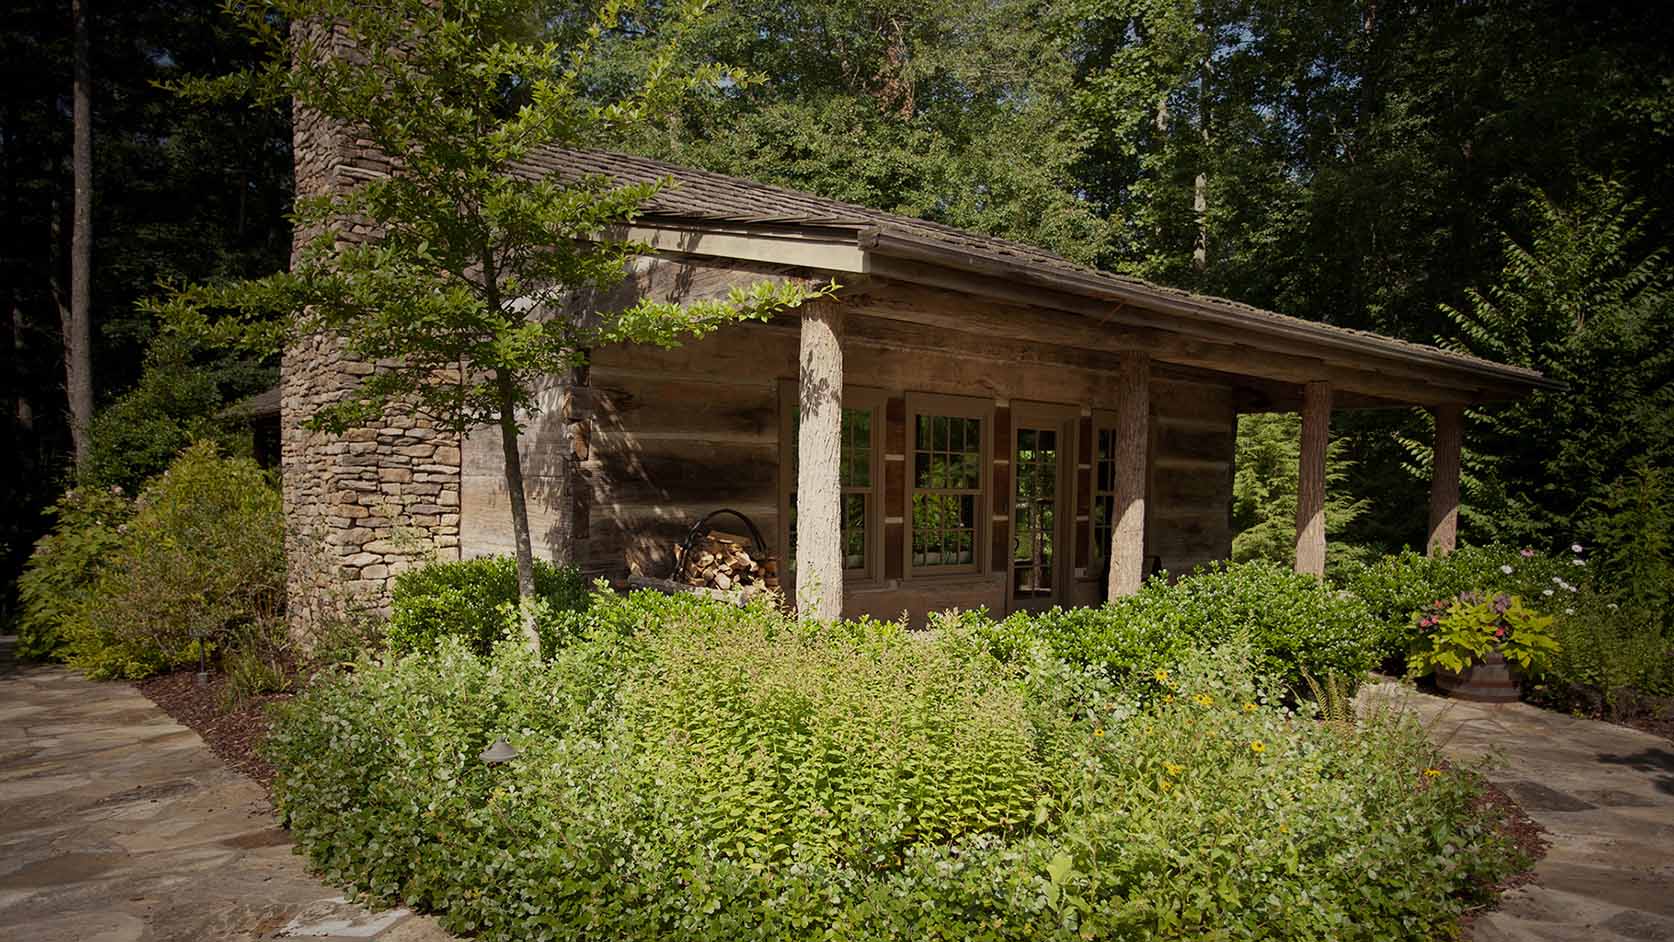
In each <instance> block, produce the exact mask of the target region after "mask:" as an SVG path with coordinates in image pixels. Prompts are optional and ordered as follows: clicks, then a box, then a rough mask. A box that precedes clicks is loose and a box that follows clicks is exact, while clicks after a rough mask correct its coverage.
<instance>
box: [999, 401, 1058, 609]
mask: <svg viewBox="0 0 1674 942" xmlns="http://www.w3.org/2000/svg"><path fill="white" fill-rule="evenodd" d="M1066 411H1068V415H1065V412H1066ZM1074 414H1075V413H1074V411H1073V410H1068V409H1067V407H1063V408H1053V407H1035V408H1030V407H1015V408H1014V409H1013V413H1012V416H1013V418H1012V433H1011V439H1012V440H1011V467H1012V481H1013V485H1012V502H1011V559H1010V563H1009V565H1010V572H1009V573H1008V578H1009V582H1008V585H1007V593H1006V594H1007V597H1008V598H1009V599H1010V602H1011V608H1012V609H1013V610H1016V609H1031V610H1033V609H1044V608H1050V607H1052V606H1054V605H1062V604H1065V593H1066V591H1067V589H1068V587H1069V576H1070V573H1069V567H1070V566H1072V565H1074V556H1073V553H1071V552H1070V549H1071V547H1070V543H1071V537H1070V534H1071V533H1073V532H1074V530H1073V521H1071V520H1069V519H1068V516H1069V515H1068V514H1066V513H1065V511H1066V510H1069V509H1070V508H1073V507H1074V506H1075V504H1074V502H1073V501H1072V500H1071V495H1070V492H1069V490H1070V489H1069V486H1068V484H1069V482H1070V481H1071V480H1072V475H1071V471H1072V470H1073V469H1072V467H1071V463H1072V462H1073V458H1072V457H1071V456H1073V455H1074V454H1075V450H1074V448H1073V442H1071V441H1070V436H1071V435H1072V433H1073V430H1074V428H1075V423H1074ZM1072 512H1073V511H1072Z"/></svg>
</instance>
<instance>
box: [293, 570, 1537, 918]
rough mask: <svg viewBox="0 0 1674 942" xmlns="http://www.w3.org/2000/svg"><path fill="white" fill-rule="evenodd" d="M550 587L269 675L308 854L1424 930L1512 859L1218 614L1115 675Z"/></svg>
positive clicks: (548, 897)
mask: <svg viewBox="0 0 1674 942" xmlns="http://www.w3.org/2000/svg"><path fill="white" fill-rule="evenodd" d="M573 618H574V621H575V627H576V634H575V640H574V641H573V643H571V644H570V645H569V646H568V647H566V648H564V649H563V650H561V651H559V652H558V653H557V655H556V656H555V657H554V658H553V659H552V660H551V661H549V662H544V663H543V662H542V661H541V660H540V659H539V658H537V656H536V655H535V654H534V653H532V652H530V651H528V650H527V649H526V648H524V647H523V646H521V645H516V644H502V645H500V646H498V647H497V648H496V649H495V650H494V651H493V653H492V654H491V655H489V656H487V657H481V656H478V655H476V654H474V653H473V652H471V651H470V650H469V649H468V647H467V646H466V645H465V644H463V643H462V642H461V641H460V640H459V639H457V638H447V639H444V640H443V641H442V642H441V643H440V644H439V645H437V647H436V648H435V649H433V650H432V651H430V652H428V653H423V654H412V655H407V656H404V657H396V656H393V655H386V656H384V657H382V658H378V659H363V660H362V661H361V662H359V663H358V664H356V665H355V667H354V669H353V670H352V671H350V672H348V673H345V674H342V675H340V676H337V677H335V678H333V679H329V680H326V681H324V682H321V683H317V684H315V685H314V686H312V687H310V688H309V689H308V690H306V691H304V692H303V693H302V695H301V696H299V697H298V698H297V699H296V700H294V701H292V702H291V703H289V704H287V705H286V706H285V708H284V710H283V712H282V713H281V714H280V716H279V718H278V722H277V724H276V726H275V728H274V733H273V736H272V738H271V740H270V741H269V747H268V748H269V752H270V754H271V757H272V759H273V761H274V763H275V765H276V767H277V769H278V773H279V775H278V779H277V782H276V786H275V788H276V796H277V800H278V803H279V807H280V809H281V813H282V814H284V815H285V816H286V818H287V820H288V822H289V824H290V826H291V828H292V832H293V833H294V834H295V835H296V838H297V840H298V843H299V844H300V845H301V847H302V848H303V850H304V851H305V852H306V853H307V854H308V856H309V858H310V860H311V861H312V862H313V863H314V864H316V865H317V866H319V867H320V868H321V869H322V870H323V871H324V873H325V874H326V876H327V877H328V879H331V880H334V881H337V882H341V883H345V884H347V885H350V886H352V887H355V888H357V889H361V890H365V891H368V892H370V893H372V894H373V895H374V896H376V897H379V898H384V899H390V900H401V901H404V902H406V903H408V904H410V905H414V906H418V907H421V908H425V909H430V910H433V911H436V912H438V913H439V914H440V915H441V918H442V921H443V924H444V925H445V926H446V927H447V928H450V929H452V930H455V931H461V932H470V933H475V934H477V935H478V936H480V937H482V938H484V939H491V940H492V939H557V938H565V939H594V938H597V939H623V938H639V939H651V938H682V939H728V940H733V939H749V938H762V939H769V938H771V939H787V938H810V939H812V938H830V937H839V938H925V939H954V938H958V939H967V938H980V939H990V940H1003V939H1029V940H1039V939H1064V940H1071V939H1089V938H1113V937H1120V938H1202V937H1216V938H1268V939H1294V938H1323V937H1329V938H1341V939H1388V938H1410V939H1430V938H1434V937H1435V933H1436V932H1437V931H1438V928H1439V927H1443V926H1445V925H1446V924H1448V922H1449V921H1450V920H1451V919H1452V918H1453V916H1455V915H1456V914H1457V913H1458V912H1459V911H1460V910H1461V909H1462V907H1464V906H1465V905H1467V903H1468V902H1469V901H1470V900H1472V899H1474V898H1476V895H1477V894H1478V893H1480V892H1481V891H1482V890H1483V888H1484V887H1485V886H1486V885H1487V883H1488V882H1491V881H1492V880H1494V879H1496V878H1497V877H1498V876H1500V875H1502V874H1503V873H1504V872H1506V868H1507V867H1508V866H1510V865H1511V864H1512V863H1513V861H1512V860H1511V854H1510V852H1509V851H1508V849H1507V848H1506V846H1505V845H1504V844H1503V843H1502V841H1501V840H1500V838H1498V837H1497V836H1496V832H1495V831H1494V830H1493V827H1492V823H1491V821H1490V820H1488V819H1487V818H1486V817H1484V815H1483V813H1482V812H1480V811H1478V810H1476V806H1475V805H1474V802H1473V798H1474V795H1475V790H1474V786H1473V785H1472V784H1471V782H1470V780H1469V779H1468V778H1465V777H1463V776H1460V775H1458V774H1455V773H1452V772H1444V771H1442V770H1441V769H1439V768H1438V767H1437V762H1438V760H1437V757H1436V754H1435V753H1434V751H1433V748H1432V747H1431V746H1429V745H1428V744H1427V743H1426V741H1425V739H1424V735H1423V732H1422V730H1420V729H1418V728H1417V727H1416V725H1414V724H1413V723H1412V722H1411V721H1410V720H1401V719H1398V718H1395V717H1387V716H1380V717H1374V718H1372V719H1371V720H1369V721H1368V722H1367V723H1366V724H1365V725H1364V726H1363V727H1362V728H1361V729H1360V730H1358V731H1349V732H1345V731H1344V730H1343V729H1342V728H1340V727H1339V726H1335V725H1330V724H1320V723H1315V722H1312V721H1311V720H1310V719H1309V718H1308V715H1307V714H1306V713H1302V714H1297V713H1293V712H1291V711H1289V710H1286V709H1284V708H1281V707H1278V706H1275V705H1273V704H1272V703H1271V702H1270V701H1268V700H1267V699H1266V698H1265V697H1264V695H1263V694H1262V693H1260V692H1259V691H1258V689H1257V687H1256V686H1255V685H1254V683H1253V681H1252V675H1251V674H1250V671H1249V664H1248V662H1247V661H1246V660H1244V658H1243V656H1242V655H1241V654H1240V653H1239V649H1238V647H1237V646H1236V645H1234V646H1232V647H1230V648H1228V649H1226V650H1223V651H1221V652H1219V653H1214V654H1205V653H1188V654H1185V655H1184V656H1183V657H1182V658H1181V659H1180V661H1179V663H1178V664H1177V666H1176V667H1175V668H1174V669H1173V670H1171V671H1168V672H1166V673H1165V674H1163V675H1162V676H1161V677H1160V679H1159V678H1149V679H1147V680H1146V681H1145V682H1144V683H1143V684H1141V685H1139V686H1137V687H1134V688H1127V687H1123V686H1119V685H1112V684H1110V683H1109V682H1108V681H1107V680H1106V679H1104V678H1103V677H1101V676H1099V675H1097V674H1089V673H1086V672H1083V671H1081V670H1079V669H1077V668H1074V667H1072V666H1070V665H1067V664H1065V663H1064V662H1062V661H1059V660H1057V659H1055V658H1052V657H1050V656H1049V655H1048V654H1047V652H1046V651H1045V650H1043V649H1039V648H1036V649H1032V650H1029V651H1023V650H1018V651H1015V652H1014V656H1013V658H1012V659H1011V661H1010V662H1009V663H1003V662H1000V661H997V660H995V659H994V658H992V657H991V656H990V655H989V654H988V653H987V647H988V643H987V640H986V639H984V638H982V637H980V636H979V635H977V634H975V633H973V632H972V631H970V630H969V629H966V628H962V627H959V626H957V625H953V624H949V625H944V626H943V630H942V631H941V632H940V633H938V634H937V635H935V636H933V637H929V638H926V637H915V636H913V635H912V634H910V633H909V632H907V631H905V630H904V629H903V628H901V627H900V626H897V625H891V624H880V623H876V622H867V623H861V624H839V625H814V624H807V623H797V622H795V621H790V620H786V619H784V618H783V617H781V616H779V615H777V614H776V613H774V612H773V611H771V610H770V609H767V608H765V607H761V606H759V605H758V606H752V607H749V608H745V609H739V608H734V607H731V606H724V605H719V604H716V603H709V602H701V601H696V600H693V599H690V598H685V599H668V598H665V597H662V596H656V595H651V594H647V593H640V594H637V595H634V596H629V597H616V596H611V595H608V594H605V595H600V596H598V597H597V598H595V600H594V602H593V604H592V607H591V608H590V609H589V611H588V612H587V613H586V614H585V615H576V616H573ZM1159 685H1162V687H1165V688H1166V692H1162V691H1160V690H1159ZM502 736H503V737H505V738H507V739H508V740H509V741H510V742H511V743H512V745H513V746H514V747H515V748H516V749H517V750H518V751H519V752H520V755H519V756H518V757H517V758H515V759H513V760H512V761H510V762H509V763H507V764H505V765H502V766H489V765H486V764H484V763H483V762H482V761H481V760H479V759H478V758H477V753H478V752H479V751H480V750H482V749H483V747H485V746H487V745H488V744H489V743H491V742H492V741H494V740H495V739H496V738H498V737H502Z"/></svg>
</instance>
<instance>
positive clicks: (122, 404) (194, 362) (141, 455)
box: [77, 336, 278, 493]
mask: <svg viewBox="0 0 1674 942" xmlns="http://www.w3.org/2000/svg"><path fill="white" fill-rule="evenodd" d="M277 378H278V371H277V370H274V369H271V368H266V367H263V366H261V365H260V364H259V363H257V362H253V361H249V360H242V359H238V358H232V357H224V356H222V357H214V356H205V355H203V354H201V353H199V352H198V351H194V350H192V349H191V348H190V347H189V346H187V345H186V344H185V343H183V342H182V341H181V339H180V338H178V337H169V336H165V337H160V338H158V339H157V341H156V342H154V343H153V344H152V345H151V349H150V351H149V352H148V353H147V355H146V359H145V369H144V371H143V372H142V373H141V374H140V378H139V381H138V382H137V383H135V384H134V387H133V388H132V389H130V390H128V391H127V392H125V393H123V394H122V395H121V396H118V397H117V398H116V399H115V400H114V401H112V402H111V403H110V404H109V405H107V406H105V407H104V408H103V409H100V410H99V411H98V413H96V414H95V415H94V417H93V422H92V423H91V425H90V426H89V428H88V439H89V446H90V447H89V449H88V454H87V457H86V458H85V459H84V461H83V463H82V466H81V468H80V469H79V470H78V472H77V477H78V483H79V484H81V485H82V486H85V487H95V488H108V487H112V486H116V487H121V488H124V489H126V490H127V491H129V492H130V493H132V492H135V491H138V490H139V488H140V486H141V485H142V484H144V483H145V481H146V480H147V479H149V478H151V477H153V476H154V475H157V474H160V473H162V471H163V470H164V469H165V468H167V467H168V466H169V462H171V461H173V460H174V457H175V456H176V455H178V454H179V453H180V452H181V451H182V450H184V449H185V448H186V446H187V445H190V444H191V443H192V442H194V441H203V440H214V441H215V442H217V443H218V444H219V445H220V446H221V447H222V448H223V449H224V450H227V451H231V452H235V453H239V454H245V455H248V454H249V453H250V452H251V440H250V437H251V432H250V428H249V426H248V424H247V420H245V419H243V418H241V417H237V416H223V415H222V412H223V410H225V409H226V408H227V405H228V403H229V402H233V401H236V400H238V399H240V398H243V397H245V396H249V395H252V394H254V393H258V392H261V391H262V390H264V389H266V388H268V387H270V386H271V385H273V383H274V382H275V381H276V380H277Z"/></svg>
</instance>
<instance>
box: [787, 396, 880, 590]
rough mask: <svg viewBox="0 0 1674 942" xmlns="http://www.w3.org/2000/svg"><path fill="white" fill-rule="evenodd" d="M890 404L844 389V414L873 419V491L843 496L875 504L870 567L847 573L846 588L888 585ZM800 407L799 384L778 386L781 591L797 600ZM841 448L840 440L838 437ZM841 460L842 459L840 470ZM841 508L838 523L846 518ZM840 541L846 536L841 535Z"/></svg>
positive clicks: (870, 518)
mask: <svg viewBox="0 0 1674 942" xmlns="http://www.w3.org/2000/svg"><path fill="white" fill-rule="evenodd" d="M888 402H889V394H888V392H886V391H885V390H882V389H875V388H873V387H870V386H850V385H849V384H847V383H844V384H843V409H844V410H851V409H852V410H865V411H868V412H870V413H871V414H872V427H871V438H872V460H871V461H870V462H869V466H868V471H869V475H870V478H871V482H872V483H871V486H870V487H852V486H848V487H844V488H842V491H841V493H842V494H843V495H844V496H847V495H851V494H869V495H871V498H872V499H871V500H870V501H868V502H867V507H866V565H865V567H863V568H860V569H844V570H843V585H844V587H845V591H847V588H848V587H851V586H855V585H860V586H870V585H875V584H877V583H880V582H882V581H883V570H884V560H883V555H884V507H883V505H884V479H883V474H884V454H883V452H884V421H885V414H884V413H885V407H886V405H887V404H888ZM799 405H800V387H799V386H798V383H797V381H796V380H793V379H786V380H780V381H779V527H778V542H779V545H780V546H782V547H784V549H783V550H781V552H780V556H781V559H782V562H781V564H780V566H779V573H780V581H781V583H782V587H781V588H782V591H784V592H785V595H786V596H787V597H789V598H794V597H795V595H796V573H795V568H794V566H793V564H794V562H795V560H796V547H795V546H793V545H791V514H792V512H793V511H794V510H795V509H796V508H795V497H794V495H795V493H796V471H795V467H796V448H797V442H796V424H795V423H794V422H793V421H792V416H794V415H795V414H796V410H797V407H798V406H799ZM839 447H841V436H840V435H839ZM841 462H842V456H841V455H840V454H839V455H838V463H839V466H840V465H841ZM841 512H842V511H841V507H840V506H839V510H838V513H839V518H840V517H841ZM838 539H839V540H841V539H842V536H841V534H839V535H838Z"/></svg>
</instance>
